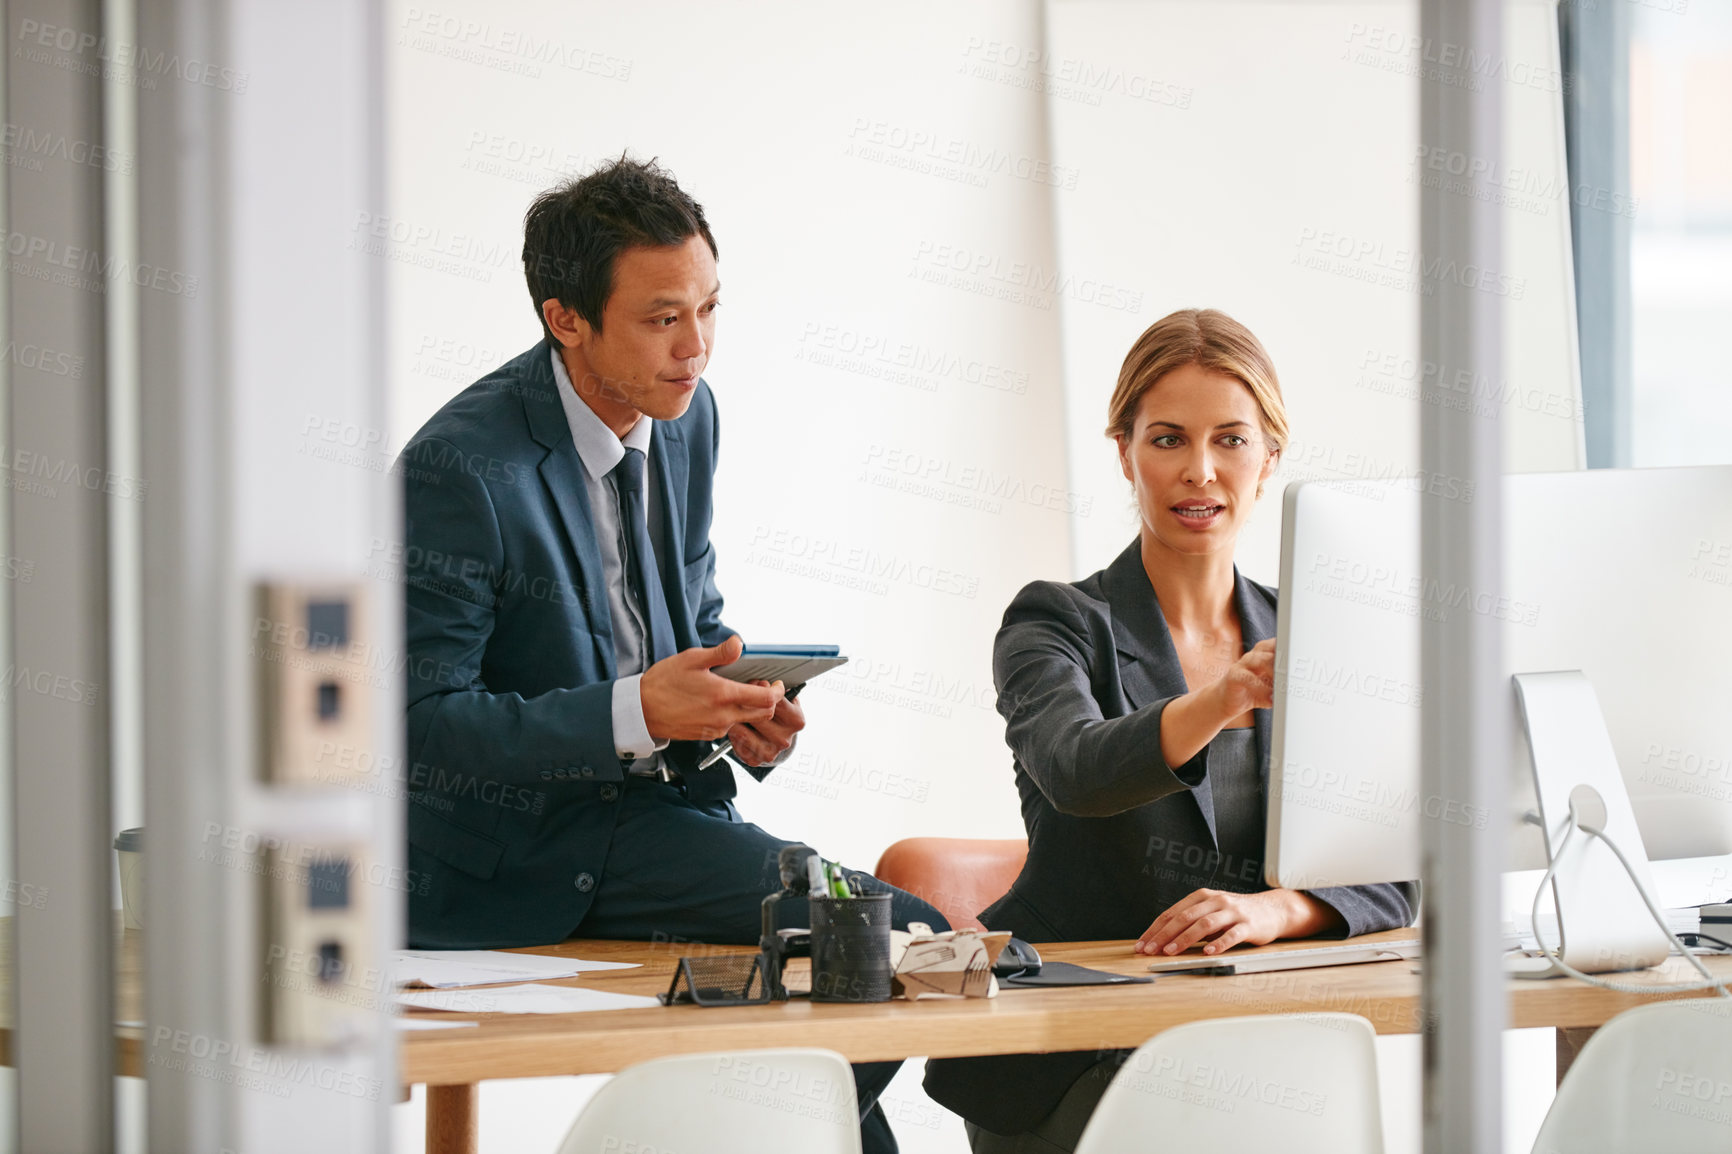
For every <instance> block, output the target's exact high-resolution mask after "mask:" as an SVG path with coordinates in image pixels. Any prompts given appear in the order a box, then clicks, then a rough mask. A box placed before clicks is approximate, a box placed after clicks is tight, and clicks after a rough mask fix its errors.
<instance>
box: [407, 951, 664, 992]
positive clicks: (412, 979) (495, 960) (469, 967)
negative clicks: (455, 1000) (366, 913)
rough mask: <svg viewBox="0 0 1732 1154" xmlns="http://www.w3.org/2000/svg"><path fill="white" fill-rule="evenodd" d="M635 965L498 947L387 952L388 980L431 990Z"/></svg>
mask: <svg viewBox="0 0 1732 1154" xmlns="http://www.w3.org/2000/svg"><path fill="white" fill-rule="evenodd" d="M637 967H638V963H637V962H592V961H588V960H586V959H583V958H556V957H552V956H550V955H547V954H508V953H506V952H504V951H502V950H398V951H396V952H395V953H393V954H392V955H391V978H392V981H394V982H396V983H397V984H398V985H403V986H425V987H427V988H429V989H435V990H450V989H456V988H458V987H460V986H485V985H491V984H493V983H496V982H537V981H546V980H547V979H548V978H575V977H576V976H577V975H579V974H582V973H589V972H592V971H595V970H631V969H636V968H637Z"/></svg>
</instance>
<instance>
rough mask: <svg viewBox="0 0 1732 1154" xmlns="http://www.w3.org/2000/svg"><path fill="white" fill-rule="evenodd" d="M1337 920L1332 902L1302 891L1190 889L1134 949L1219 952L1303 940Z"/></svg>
mask: <svg viewBox="0 0 1732 1154" xmlns="http://www.w3.org/2000/svg"><path fill="white" fill-rule="evenodd" d="M1340 924H1341V915H1340V914H1339V913H1337V912H1336V911H1335V908H1334V907H1333V906H1331V905H1329V904H1328V903H1327V902H1323V901H1320V900H1318V899H1317V898H1314V897H1312V896H1311V895H1310V894H1308V893H1305V892H1303V891H1301V890H1264V891H1263V892H1262V893H1257V894H1239V893H1231V892H1228V891H1226V890H1195V891H1193V892H1192V893H1191V894H1190V896H1188V897H1186V898H1184V899H1183V900H1181V901H1178V902H1175V903H1173V905H1172V906H1170V907H1168V909H1167V911H1166V912H1165V913H1163V914H1162V915H1161V916H1160V917H1158V918H1156V919H1155V923H1154V925H1152V926H1150V927H1149V928H1148V929H1147V930H1145V931H1143V936H1142V937H1140V938H1138V939H1137V944H1136V952H1137V953H1139V954H1178V953H1183V952H1184V951H1185V950H1188V949H1190V948H1191V947H1192V946H1194V945H1197V944H1199V943H1203V952H1204V953H1205V954H1218V953H1220V952H1221V951H1222V950H1227V949H1231V948H1232V947H1234V946H1239V945H1247V946H1263V945H1268V944H1269V943H1270V942H1273V941H1276V940H1278V939H1280V938H1308V937H1311V936H1313V935H1315V934H1320V933H1322V932H1323V931H1324V930H1327V929H1330V928H1332V927H1334V926H1338V925H1340Z"/></svg>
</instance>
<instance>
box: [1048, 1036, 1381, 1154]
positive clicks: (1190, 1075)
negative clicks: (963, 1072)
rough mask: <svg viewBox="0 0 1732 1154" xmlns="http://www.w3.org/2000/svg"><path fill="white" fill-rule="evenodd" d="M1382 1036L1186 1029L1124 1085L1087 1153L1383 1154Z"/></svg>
mask: <svg viewBox="0 0 1732 1154" xmlns="http://www.w3.org/2000/svg"><path fill="white" fill-rule="evenodd" d="M1373 1037H1374V1034H1373V1031H1372V1029H1371V1023H1370V1022H1367V1021H1366V1020H1365V1019H1364V1018H1361V1017H1360V1016H1359V1015H1357V1014H1280V1015H1269V1016H1262V1017H1248V1018H1218V1019H1216V1020H1214V1021H1208V1022H1192V1023H1189V1024H1187V1025H1183V1026H1175V1027H1173V1028H1172V1029H1170V1030H1167V1031H1164V1032H1163V1033H1160V1034H1156V1035H1155V1036H1154V1037H1153V1038H1150V1039H1149V1040H1148V1041H1147V1042H1144V1043H1143V1044H1142V1046H1141V1047H1140V1048H1139V1049H1138V1050H1137V1052H1136V1053H1135V1054H1133V1055H1132V1056H1131V1058H1130V1059H1129V1060H1128V1061H1127V1062H1126V1063H1125V1064H1124V1066H1123V1067H1121V1068H1120V1070H1119V1072H1118V1073H1117V1074H1116V1075H1115V1076H1114V1077H1113V1081H1112V1084H1111V1085H1110V1086H1108V1087H1107V1091H1106V1093H1105V1094H1103V1095H1102V1096H1101V1100H1100V1105H1098V1106H1096V1107H1095V1112H1094V1114H1093V1116H1091V1117H1090V1118H1089V1123H1088V1126H1087V1128H1086V1129H1084V1130H1083V1135H1082V1140H1081V1141H1080V1142H1078V1143H1077V1148H1076V1154H1124V1152H1125V1151H1132V1150H1152V1149H1156V1148H1159V1149H1161V1150H1184V1149H1192V1148H1194V1149H1207V1150H1210V1151H1220V1152H1223V1154H1232V1152H1233V1151H1246V1152H1253V1151H1255V1152H1257V1154H1268V1152H1269V1151H1272V1150H1278V1151H1280V1152H1281V1154H1383V1120H1382V1119H1383V1115H1382V1110H1381V1107H1380V1106H1379V1102H1378V1091H1377V1055H1376V1053H1375V1052H1374V1050H1373V1046H1372V1039H1373Z"/></svg>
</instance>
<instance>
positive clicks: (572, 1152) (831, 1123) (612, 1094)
mask: <svg viewBox="0 0 1732 1154" xmlns="http://www.w3.org/2000/svg"><path fill="white" fill-rule="evenodd" d="M767 1150H790V1151H798V1152H799V1154H860V1120H859V1115H858V1112H857V1110H856V1107H855V1103H854V1072H853V1070H851V1069H850V1068H849V1066H848V1061H847V1059H845V1058H844V1057H842V1055H840V1054H838V1053H836V1052H835V1051H833V1050H745V1051H742V1052H740V1053H736V1054H686V1055H682V1056H680V1057H677V1058H658V1059H656V1060H654V1061H651V1062H642V1063H640V1064H638V1065H636V1066H628V1067H627V1068H626V1069H624V1070H621V1071H620V1072H619V1073H618V1074H617V1075H615V1076H614V1077H613V1079H612V1080H610V1081H609V1082H608V1083H607V1084H606V1085H604V1086H602V1088H601V1089H600V1090H599V1091H598V1092H597V1093H596V1095H595V1097H593V1098H591V1099H590V1100H589V1104H588V1105H587V1106H585V1107H584V1108H583V1113H581V1114H579V1115H578V1116H577V1121H575V1122H573V1123H572V1124H571V1132H570V1133H568V1134H567V1135H566V1136H565V1141H564V1142H563V1143H561V1144H560V1147H559V1154H626V1152H628V1151H629V1152H632V1154H764V1151H767Z"/></svg>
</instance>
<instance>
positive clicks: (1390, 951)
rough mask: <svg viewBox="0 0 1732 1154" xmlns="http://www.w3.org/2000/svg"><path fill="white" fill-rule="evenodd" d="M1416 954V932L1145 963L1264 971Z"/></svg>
mask: <svg viewBox="0 0 1732 1154" xmlns="http://www.w3.org/2000/svg"><path fill="white" fill-rule="evenodd" d="M1418 956H1419V935H1418V934H1415V935H1414V936H1413V937H1412V938H1411V939H1408V938H1399V939H1396V940H1394V941H1386V942H1375V943H1372V942H1337V943H1333V944H1331V945H1327V946H1302V947H1300V948H1298V949H1292V950H1268V951H1265V952H1263V953H1251V952H1246V953H1242V954H1234V953H1226V954H1219V955H1216V956H1213V957H1208V956H1204V955H1202V954H1180V955H1179V956H1178V957H1175V958H1161V959H1160V960H1159V961H1154V962H1150V963H1149V969H1150V970H1151V971H1153V972H1154V973H1157V974H1208V975H1213V976H1216V977H1226V976H1229V975H1233V974H1266V973H1270V972H1272V971H1274V970H1306V969H1312V968H1315V967H1318V966H1352V965H1357V964H1359V963H1361V962H1390V961H1396V960H1398V959H1401V958H1417V957H1418Z"/></svg>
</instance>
